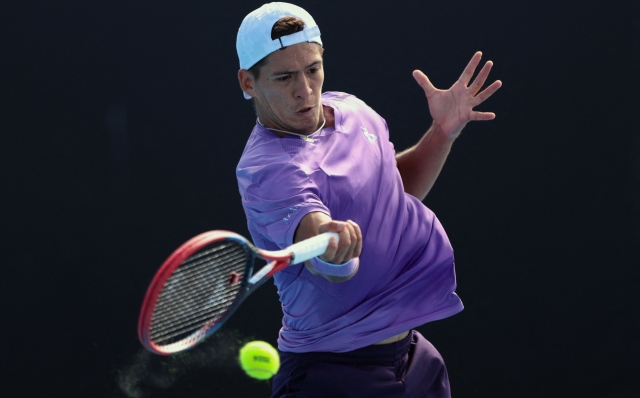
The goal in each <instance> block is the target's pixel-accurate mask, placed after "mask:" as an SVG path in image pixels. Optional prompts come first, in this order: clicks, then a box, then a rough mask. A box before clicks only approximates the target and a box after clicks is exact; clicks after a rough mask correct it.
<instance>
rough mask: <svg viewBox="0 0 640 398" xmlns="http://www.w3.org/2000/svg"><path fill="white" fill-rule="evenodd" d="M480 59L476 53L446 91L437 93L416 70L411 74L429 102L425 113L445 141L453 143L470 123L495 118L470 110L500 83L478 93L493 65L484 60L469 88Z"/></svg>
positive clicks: (490, 93) (494, 83)
mask: <svg viewBox="0 0 640 398" xmlns="http://www.w3.org/2000/svg"><path fill="white" fill-rule="evenodd" d="M480 58H482V53H481V52H480V51H478V52H477V53H475V54H474V55H473V58H471V61H469V64H468V65H467V67H466V68H465V69H464V72H462V75H461V76H460V78H459V79H458V81H456V82H455V83H454V84H453V86H451V88H449V89H448V90H439V89H437V88H435V87H434V86H433V84H431V82H430V81H429V78H427V76H426V75H425V74H424V73H422V72H421V71H419V70H415V71H413V77H414V78H415V79H416V81H417V82H418V84H419V85H420V87H422V89H423V90H424V93H425V95H426V96H427V101H428V102H429V111H430V112H431V117H432V118H433V122H434V124H435V125H436V126H435V127H437V128H439V129H440V130H441V132H442V134H444V135H445V136H446V137H447V138H448V139H451V140H454V139H456V138H457V137H458V135H460V132H461V131H462V129H463V128H464V126H466V125H467V123H468V122H469V121H471V120H492V119H494V118H495V117H496V115H495V113H493V112H476V111H474V110H473V108H474V107H476V106H477V105H480V104H481V103H483V102H484V101H485V100H486V99H487V98H489V97H490V96H491V95H492V94H493V93H495V92H496V91H497V90H498V89H499V88H500V86H502V82H501V81H500V80H496V81H495V82H493V83H492V84H491V85H490V86H489V87H487V88H486V89H484V90H482V91H480V89H481V88H482V85H483V84H484V82H485V81H486V80H487V76H489V72H490V71H491V67H492V66H493V62H491V61H487V63H485V64H484V66H483V67H482V69H481V70H480V73H478V76H477V77H476V78H475V79H474V81H473V82H472V83H471V85H469V82H470V81H471V77H473V73H474V72H475V70H476V68H477V67H478V64H479V63H480Z"/></svg>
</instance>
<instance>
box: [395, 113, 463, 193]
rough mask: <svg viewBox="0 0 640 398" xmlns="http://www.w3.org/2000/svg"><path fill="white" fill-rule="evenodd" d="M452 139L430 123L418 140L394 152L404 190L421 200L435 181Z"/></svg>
mask: <svg viewBox="0 0 640 398" xmlns="http://www.w3.org/2000/svg"><path fill="white" fill-rule="evenodd" d="M453 141H454V139H451V138H447V137H446V135H445V134H444V133H443V132H442V130H441V129H440V128H439V127H438V126H437V125H436V124H432V125H431V127H430V128H429V130H427V132H426V133H425V134H424V136H422V138H421V139H420V141H418V143H417V144H416V145H414V146H412V147H411V148H409V149H407V150H404V151H402V152H401V153H398V154H396V162H397V164H398V170H399V171H400V176H401V177H402V183H403V185H404V191H405V192H406V193H408V194H410V195H413V196H415V197H416V198H418V199H420V200H423V199H424V198H425V197H426V196H427V194H428V193H429V191H430V190H431V187H433V184H434V183H435V182H436V179H437V178H438V175H439V174H440V171H441V170H442V166H443V165H444V162H445V160H446V159H447V156H448V155H449V151H450V150H451V146H452V145H453Z"/></svg>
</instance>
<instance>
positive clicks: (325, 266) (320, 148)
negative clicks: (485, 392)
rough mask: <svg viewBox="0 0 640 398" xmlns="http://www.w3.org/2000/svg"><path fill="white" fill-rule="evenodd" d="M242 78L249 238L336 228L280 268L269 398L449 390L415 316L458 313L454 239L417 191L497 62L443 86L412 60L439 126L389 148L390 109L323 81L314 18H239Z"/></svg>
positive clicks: (270, 11) (279, 241) (470, 114)
mask: <svg viewBox="0 0 640 398" xmlns="http://www.w3.org/2000/svg"><path fill="white" fill-rule="evenodd" d="M236 44H237V51H238V57H239V59H240V70H239V72H238V79H239V82H240V87H241V89H242V91H243V92H244V95H245V98H247V99H249V98H251V99H252V101H253V106H254V108H255V111H256V115H257V120H256V125H255V127H254V128H253V131H252V132H251V135H250V136H249V139H248V142H247V145H246V148H245V150H244V152H243V154H242V157H241V159H240V161H239V163H238V166H237V170H236V173H237V178H238V184H239V188H240V194H241V196H242V204H243V206H244V209H245V213H246V216H247V222H248V227H249V231H250V233H251V236H252V238H253V241H254V243H255V244H256V245H257V246H258V247H260V248H263V249H269V250H277V249H281V248H284V247H286V246H288V245H291V244H292V243H294V242H297V241H300V240H303V239H306V238H309V237H312V236H314V235H317V234H319V233H322V232H325V231H333V232H338V233H339V236H340V239H339V242H335V241H333V242H332V243H331V244H330V246H329V248H328V249H327V251H326V252H325V253H324V255H322V256H319V257H317V258H314V259H313V260H311V261H308V262H306V263H305V264H298V265H293V266H290V267H288V268H286V269H285V270H283V271H281V272H279V273H277V274H276V275H275V276H274V281H275V284H276V286H277V288H278V294H279V296H280V301H281V303H282V311H283V320H282V329H281V330H280V334H279V337H278V350H279V352H280V356H281V362H282V366H281V368H280V371H279V372H278V374H277V375H276V376H275V377H274V379H273V385H272V393H273V395H272V396H273V397H294V396H296V397H358V398H364V397H449V396H450V395H451V393H450V387H449V379H448V376H447V370H446V367H445V364H444V362H443V360H442V357H441V356H440V354H439V353H438V351H437V350H436V349H435V347H434V346H433V345H431V344H430V343H429V342H428V341H427V340H426V339H425V338H424V337H423V336H422V335H421V334H420V333H419V332H417V331H416V330H413V329H414V328H416V327H418V326H420V325H422V324H425V323H427V322H431V321H434V320H438V319H442V318H445V317H448V316H451V315H453V314H456V313H457V312H459V311H461V310H462V308H463V306H462V302H461V301H460V299H459V298H458V296H457V295H456V293H455V288H456V279H455V269H454V257H453V250H452V248H451V245H450V243H449V240H448V238H447V235H446V234H445V231H444V229H443V228H442V225H440V223H439V222H438V219H437V218H436V217H435V216H434V214H433V212H431V211H430V210H429V209H428V208H427V207H425V206H424V205H423V204H422V202H421V200H422V199H424V198H425V196H426V195H427V193H428V192H429V190H430V189H431V187H432V186H433V184H434V182H435V180H436V178H437V176H438V174H439V173H440V170H441V169H442V166H443V164H444V162H445V159H446V157H447V155H448V153H449V150H450V149H451V146H452V144H453V142H454V140H455V139H456V138H457V137H458V136H459V135H460V132H461V130H462V129H463V128H464V127H465V125H466V124H467V123H468V122H469V121H471V120H491V119H493V118H494V117H495V115H494V114H493V113H484V112H475V111H473V108H474V107H475V106H476V105H478V104H480V103H482V102H483V101H484V100H486V99H487V98H488V97H489V96H491V95H492V94H493V93H494V92H495V91H496V90H497V89H498V88H499V87H500V86H501V83H500V81H496V82H494V83H493V84H491V85H490V86H488V87H487V88H486V89H485V90H484V91H481V88H482V86H483V84H484V82H485V80H486V79H487V76H488V74H489V71H490V70H491V66H492V63H491V62H487V63H485V65H484V67H483V68H482V69H481V71H480V72H479V74H478V76H477V77H476V79H475V80H474V81H473V82H471V78H472V75H473V73H474V71H475V69H476V67H477V66H478V64H479V63H480V58H481V53H476V54H475V55H474V56H473V57H472V59H471V61H470V62H469V64H468V66H467V67H466V69H465V70H464V72H463V73H462V75H461V76H460V79H459V80H458V81H457V82H456V83H455V84H454V85H453V86H452V87H451V88H450V89H448V90H438V89H436V88H435V87H434V86H433V85H432V84H431V83H430V82H429V79H428V78H427V77H426V76H425V75H424V74H423V73H422V72H420V71H417V70H416V71H414V72H413V76H414V78H415V80H416V81H417V83H418V84H419V85H420V86H421V87H422V88H423V89H424V92H425V94H426V97H427V100H428V105H429V110H430V113H431V116H432V118H433V124H432V125H431V127H430V128H429V129H428V131H427V132H426V133H425V134H424V136H423V137H422V138H421V139H420V141H419V142H418V143H417V144H416V145H415V146H413V147H411V148H409V149H407V150H405V151H403V152H400V153H396V152H395V150H394V147H393V144H392V143H391V142H390V141H389V131H388V128H387V124H386V122H385V120H384V119H383V118H382V117H380V116H379V115H378V114H377V113H376V112H375V111H374V110H373V109H371V108H370V107H369V106H367V105H366V104H365V103H364V102H363V101H362V100H360V99H358V98H357V97H355V96H353V95H350V94H346V93H341V92H325V93H323V92H322V84H323V81H324V69H323V57H322V54H323V47H322V41H321V39H320V30H319V28H318V26H317V25H316V23H315V21H314V19H313V18H312V17H311V15H309V14H308V13H307V12H306V11H305V10H303V9H302V8H300V7H297V6H295V5H292V4H288V3H269V4H265V5H263V6H262V7H260V8H259V9H257V10H255V11H253V12H251V13H250V14H249V15H247V16H246V17H245V19H244V20H243V22H242V24H241V26H240V29H239V31H238V36H237V43H236Z"/></svg>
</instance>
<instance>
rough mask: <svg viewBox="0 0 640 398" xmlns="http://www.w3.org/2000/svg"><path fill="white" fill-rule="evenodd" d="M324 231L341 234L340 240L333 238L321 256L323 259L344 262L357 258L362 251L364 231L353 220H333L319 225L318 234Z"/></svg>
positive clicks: (338, 262)
mask: <svg viewBox="0 0 640 398" xmlns="http://www.w3.org/2000/svg"><path fill="white" fill-rule="evenodd" d="M324 232H336V233H338V235H339V236H340V242H336V240H335V239H333V238H331V240H330V242H329V246H328V247H327V251H325V252H324V254H323V255H321V256H320V259H321V260H322V261H326V262H328V263H333V264H342V263H344V262H347V261H349V260H351V259H352V258H357V257H359V256H360V252H361V251H362V232H361V231H360V226H359V225H358V224H356V223H355V222H353V221H351V220H347V221H335V220H331V221H328V222H325V223H322V224H320V225H319V226H318V234H321V233H324Z"/></svg>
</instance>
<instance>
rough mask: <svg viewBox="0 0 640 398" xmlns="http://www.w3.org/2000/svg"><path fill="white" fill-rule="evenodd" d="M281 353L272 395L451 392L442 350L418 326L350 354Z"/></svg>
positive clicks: (370, 396) (429, 395) (360, 397)
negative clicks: (390, 340)
mask: <svg viewBox="0 0 640 398" xmlns="http://www.w3.org/2000/svg"><path fill="white" fill-rule="evenodd" d="M279 353H280V363H281V365H280V370H279V371H278V373H277V374H276V375H275V376H274V377H273V385H272V391H273V394H272V396H271V397H272V398H285V397H286V398H291V397H296V398H312V397H322V398H327V397H332V398H334V397H335V398H347V397H348V398H377V397H381V398H382V397H385V398H386V397H389V398H395V397H398V398H400V397H402V398H418V397H420V398H444V397H450V396H451V392H450V389H449V377H448V376H447V368H446V367H445V365H444V361H443V360H442V357H441V356H440V353H439V352H438V350H436V348H435V347H434V346H433V345H432V344H431V343H429V342H428V341H427V340H426V339H425V338H424V337H423V336H422V335H421V334H420V333H419V332H417V331H415V330H413V331H411V333H409V335H408V336H407V337H406V338H404V339H403V340H401V341H398V342H397V343H392V344H382V345H371V346H368V347H364V348H360V349H357V350H354V351H350V352H342V353H332V352H310V353H304V354H296V353H291V352H282V351H279Z"/></svg>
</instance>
